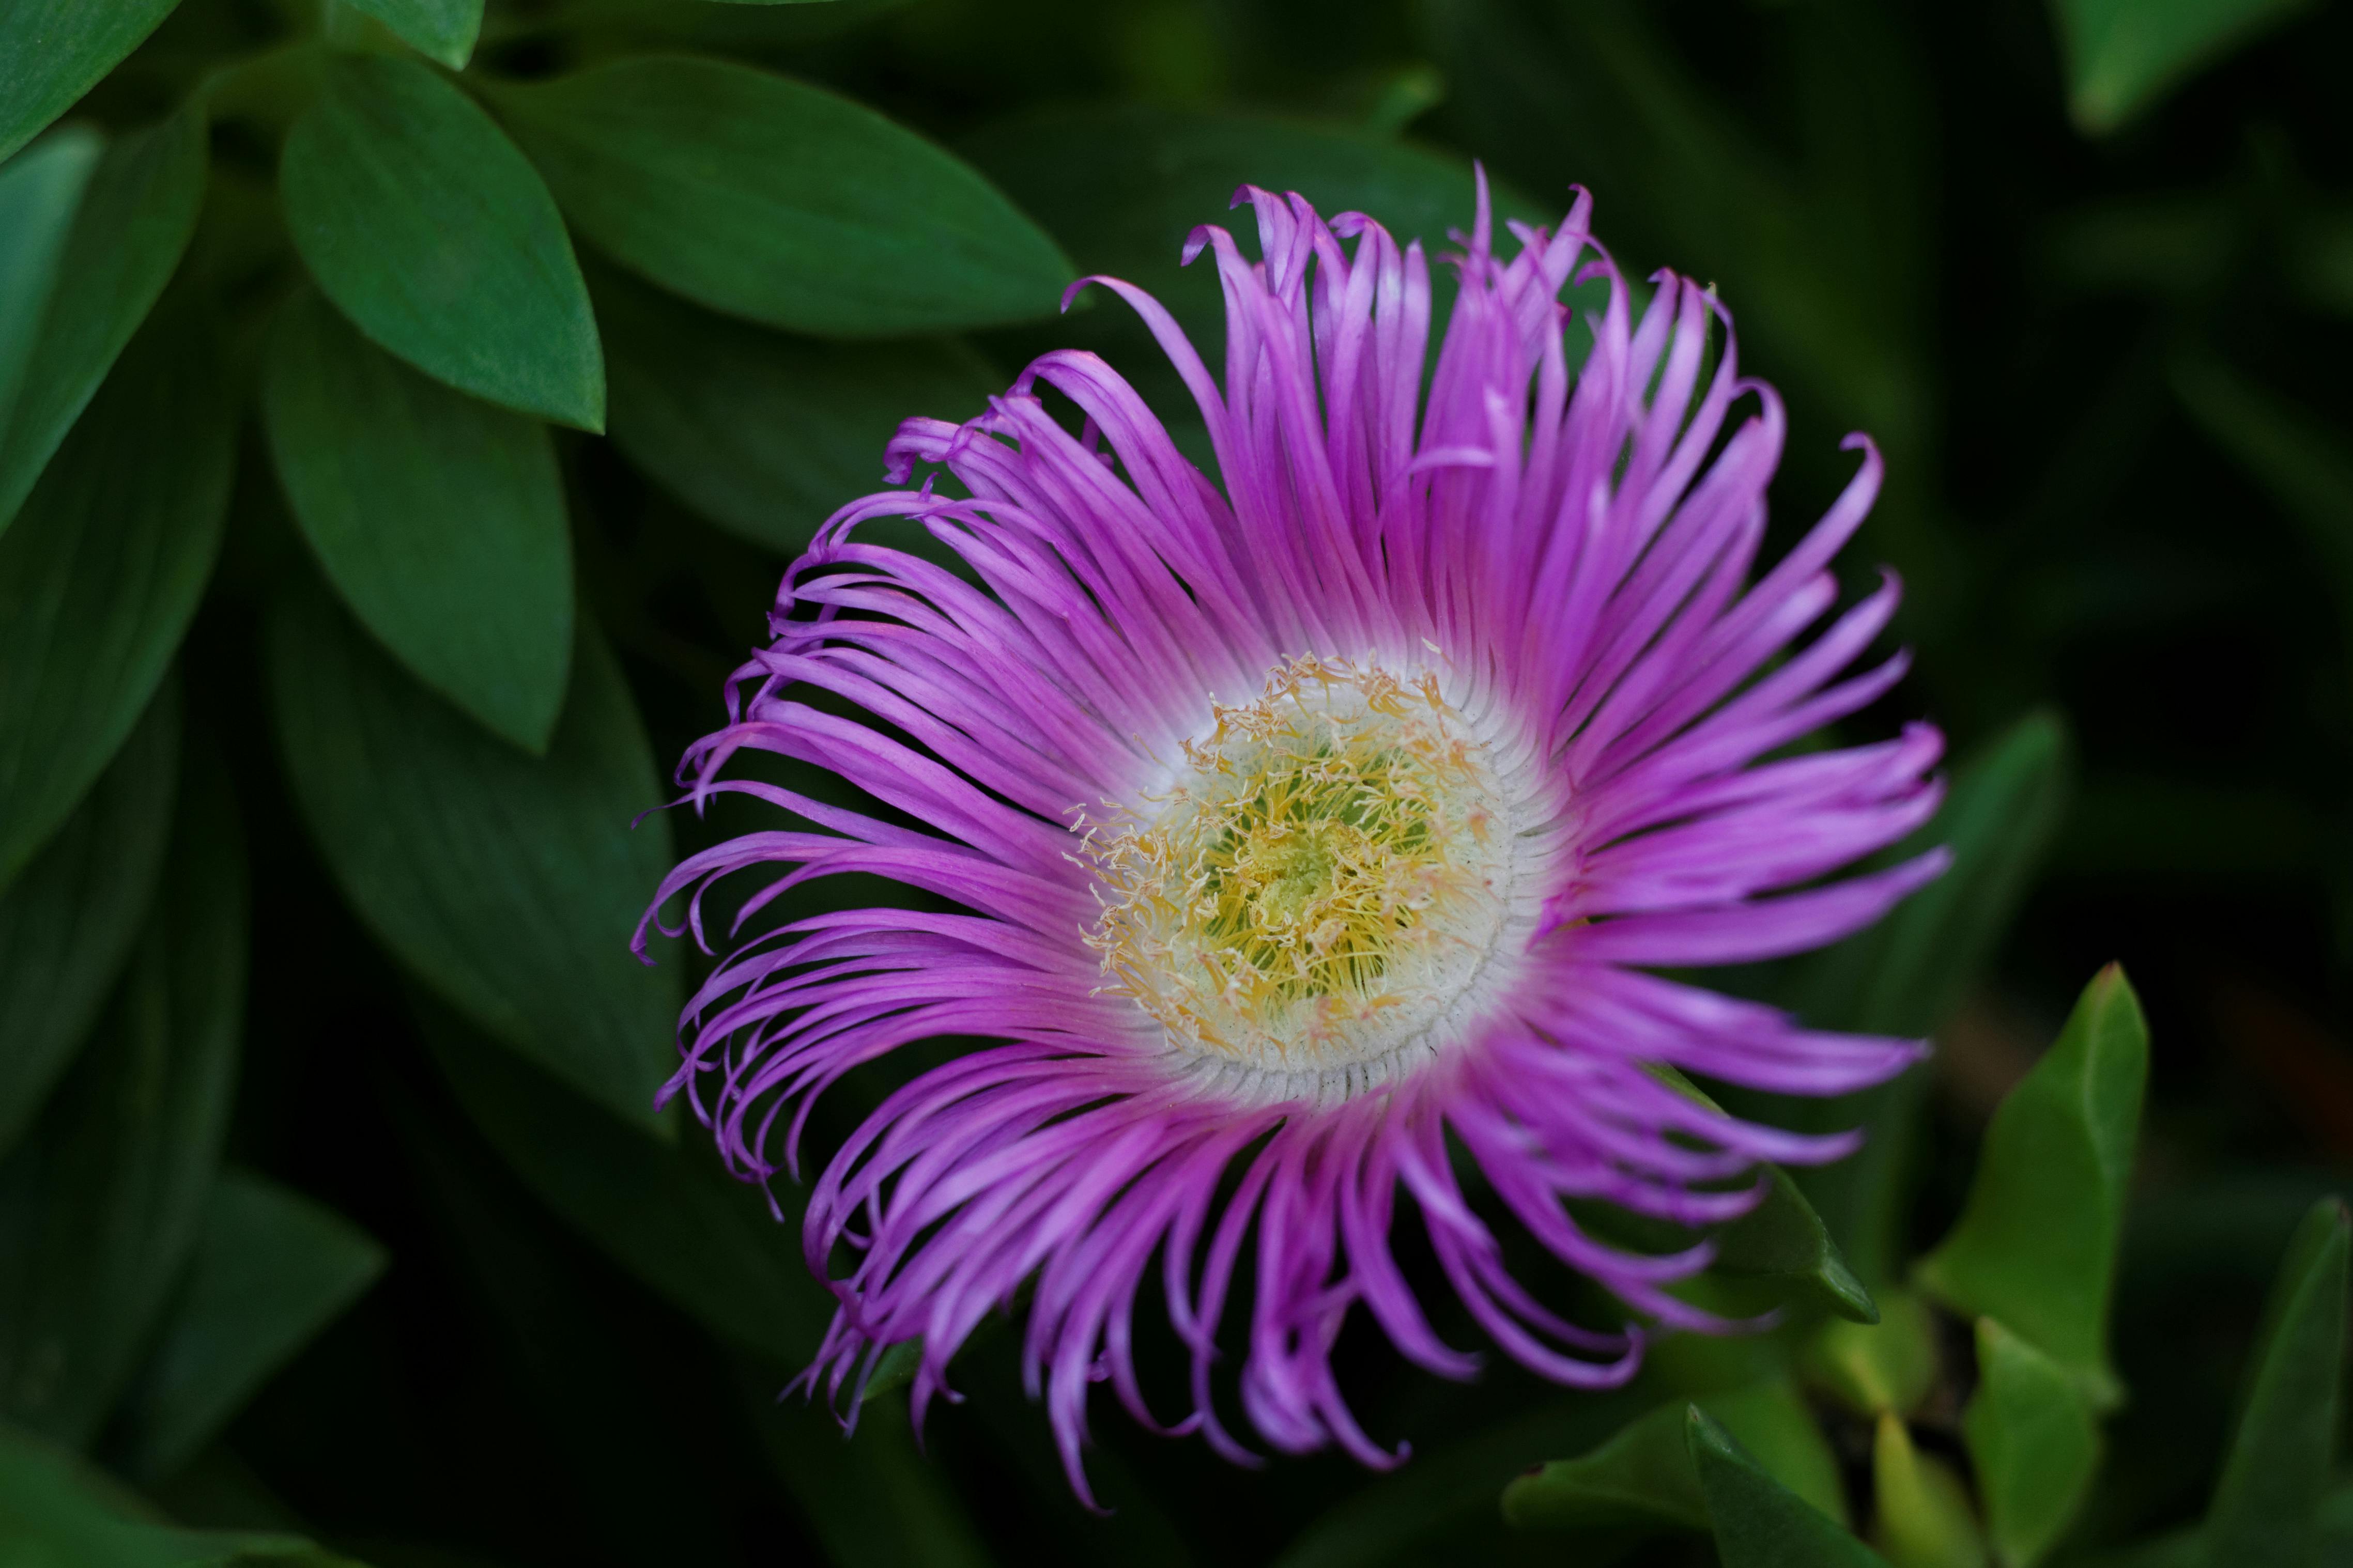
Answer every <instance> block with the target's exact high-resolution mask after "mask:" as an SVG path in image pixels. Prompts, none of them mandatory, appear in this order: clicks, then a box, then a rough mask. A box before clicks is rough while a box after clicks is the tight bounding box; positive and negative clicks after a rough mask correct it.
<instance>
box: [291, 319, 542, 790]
mask: <svg viewBox="0 0 2353 1568" xmlns="http://www.w3.org/2000/svg"><path fill="white" fill-rule="evenodd" d="M261 405H262V414H263V417H264V420H265V423H266V425H267V426H268V429H269V448H270V452H271V455H272V456H273V457H275V458H276V459H277V463H278V477H279V479H280V483H281V484H283V485H284V487H285V489H286V497H287V500H288V503H289V504H290V507H291V508H292V510H293V512H294V518H295V521H296V522H297V523H299V524H300V525H301V530H302V536H303V537H304V538H305V539H307V540H309V541H310V543H311V551H312V552H313V553H315V554H316V555H317V556H318V558H319V563H320V565H322V567H324V568H325V570H326V574H327V578H328V580H329V581H330V582H332V583H333V584H334V585H335V588H336V590H337V591H338V592H339V593H340V594H342V595H343V602H344V603H345V604H346V605H350V606H351V608H352V610H353V613H354V614H355V615H357V616H359V618H360V622H361V624H362V625H364V626H366V627H367V628H368V630H370V631H371V632H374V633H375V636H376V638H377V640H379V641H381V642H382V643H383V644H384V645H385V647H388V648H390V649H391V650H392V651H393V653H394V654H396V656H398V658H400V660H401V662H402V663H404V664H406V666H408V668H409V669H410V670H411V671H412V672H414V673H415V674H416V675H417V678H418V679H421V680H423V681H424V682H425V683H426V684H427V686H430V687H432V688H433V689H435V690H437V691H438V692H440V693H441V694H442V695H443V696H445V697H447V698H448V699H449V700H451V701H453V702H455V703H457V704H458V706H459V707H460V708H463V709H464V710H466V711H467V712H469V713H471V714H472V715H473V716H474V717H475V718H477V719H479V720H480V721H482V722H483V723H484V724H486V725H488V726H489V727H490V728H491V729H492V730H494V731H497V732H498V733H500V734H501V735H504V736H505V737H506V738H507V739H508V740H510V741H512V742H514V743H515V744H517V745H519V746H521V747H522V748H523V749H524V750H526V751H528V752H533V753H534V754H536V753H541V752H545V751H546V749H547V740H548V735H549V733H550V732H551V731H554V728H555V716H556V713H557V710H560V709H561V708H562V707H563V705H564V689H565V676H566V667H567V666H568V665H569V664H570V662H571V658H572V547H571V538H570V535H569V533H568V531H567V530H566V526H565V516H564V486H563V480H562V478H561V476H559V475H558V473H557V472H556V467H555V449H554V443H552V442H551V441H550V440H549V438H548V434H547V427H546V426H544V425H542V424H540V423H539V422H538V421H536V420H534V419H529V418H526V417H524V416H522V415H520V414H514V413H511V412H509V411H508V410H506V409H503V408H498V407H494V406H492V405H490V404H487V403H482V402H480V401H477V400H476V399H474V398H470V397H468V396H466V395H464V394H463V393H459V392H452V391H450V390H449V389H448V387H446V386H444V385H442V384H440V383H439V382H438V381H434V380H432V379H430V378H429V377H427V376H424V375H421V374H417V372H416V371H414V370H411V369H410V368H409V367H408V366H407V365H406V364H404V363H401V362H400V361H399V360H396V359H395V358H393V357H392V356H391V355H390V354H388V353H385V352H384V351H383V350H381V349H379V348H377V347H376V346H375V344H373V343H371V342H368V341H367V340H366V339H365V338H363V337H362V336H360V334H359V333H358V332H356V331H353V330H352V327H351V325H350V324H349V323H348V322H346V321H344V320H343V318H342V317H340V316H338V315H337V314H335V312H334V311H333V310H330V309H328V308H327V306H326V304H325V302H324V301H322V300H320V299H319V297H318V296H317V295H316V294H313V293H311V292H310V291H308V290H305V291H303V292H302V293H301V294H298V295H296V296H295V297H294V298H293V299H291V300H288V301H287V303H286V306H285V309H284V310H283V311H282V312H281V313H280V317H279V320H278V324H277V327H276V329H275V331H273V332H272V333H271V335H270V342H269V364H268V368H267V371H266V373H265V374H264V377H263V382H262V393H261Z"/></svg>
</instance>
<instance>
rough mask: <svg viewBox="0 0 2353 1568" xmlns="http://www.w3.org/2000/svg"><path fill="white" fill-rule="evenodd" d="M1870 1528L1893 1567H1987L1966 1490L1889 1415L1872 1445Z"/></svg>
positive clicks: (1940, 1461)
mask: <svg viewBox="0 0 2353 1568" xmlns="http://www.w3.org/2000/svg"><path fill="white" fill-rule="evenodd" d="M1871 1480H1872V1496H1873V1505H1874V1506H1873V1516H1874V1524H1875V1526H1876V1528H1875V1529H1874V1530H1873V1538H1874V1539H1875V1540H1876V1541H1877V1542H1878V1545H1879V1550H1880V1551H1881V1552H1883V1553H1885V1554H1886V1557H1887V1561H1888V1562H1890V1563H1893V1564H1894V1568H1985V1560H1986V1551H1985V1538H1984V1536H1983V1535H1982V1534H1981V1533H1980V1532H1979V1531H1978V1521H1977V1519H1976V1516H1975V1515H1973V1514H1972V1513H1970V1511H1969V1495H1968V1489H1966V1488H1964V1487H1963V1486H1962V1485H1961V1479H1960V1478H1959V1477H1958V1476H1957V1475H1955V1474H1954V1473H1953V1472H1952V1470H1951V1469H1950V1468H1948V1467H1947V1465H1946V1464H1945V1463H1944V1462H1943V1461H1942V1460H1940V1459H1937V1458H1934V1457H1933V1456H1931V1455H1927V1454H1923V1453H1921V1452H1920V1451H1919V1450H1918V1449H1917V1448H1915V1447H1913V1446H1912V1435H1911V1434H1910V1433H1909V1432H1907V1431H1905V1427H1904V1423H1903V1422H1902V1421H1901V1420H1900V1419H1898V1418H1897V1417H1896V1416H1894V1415H1882V1416H1881V1417H1880V1418H1879V1430H1878V1433H1877V1434H1876V1436H1874V1437H1873V1440H1872V1445H1871Z"/></svg>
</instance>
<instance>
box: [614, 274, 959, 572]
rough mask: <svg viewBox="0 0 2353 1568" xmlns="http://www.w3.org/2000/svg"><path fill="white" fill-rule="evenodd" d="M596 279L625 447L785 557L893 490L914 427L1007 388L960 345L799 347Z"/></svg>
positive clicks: (665, 480)
mask: <svg viewBox="0 0 2353 1568" xmlns="http://www.w3.org/2000/svg"><path fill="white" fill-rule="evenodd" d="M590 276H591V278H592V279H593V280H594V281H593V288H594V290H595V294H596V316H597V320H598V321H600V322H601V323H602V324H603V326H604V329H605V339H606V345H607V348H608V350H609V351H610V352H611V354H612V363H611V365H610V374H611V378H612V433H613V440H614V441H615V443H616V444H617V445H618V446H619V447H620V448H621V450H622V451H623V452H625V453H627V454H628V458H629V460H630V461H631V462H633V463H635V464H637V465H638V467H639V468H643V469H644V470H645V471H646V472H647V473H649V474H650V475H652V476H653V477H654V478H655V479H659V481H660V482H661V483H662V484H663V485H665V486H667V487H668V488H669V489H670V490H671V491H672V492H674V493H675V494H677V495H678V496H679V497H680V498H681V499H682V500H685V501H686V502H687V503H688V504H689V505H691V506H692V507H693V508H694V509H695V510H698V511H700V512H702V514H703V515H704V516H706V517H708V518H710V519H711V520H712V521H713V522H716V523H718V524H719V525H720V526H721V527H723V528H725V529H727V530H729V531H731V532H733V533H736V534H739V535H741V536H742V537H744V538H745V539H748V540H750V541H752V542H754V543H755V544H764V545H766V546H767V547H768V548H770V549H772V550H775V551H776V552H779V553H782V554H786V555H792V554H797V553H798V552H800V551H801V550H802V549H803V548H805V547H806V546H807V543H808V541H809V536H810V535H811V534H812V533H814V532H815V531H817V526H818V523H820V522H822V521H825V519H826V518H827V517H828V515H829V514H831V513H832V512H833V510H835V509H836V508H838V507H839V506H841V505H842V504H843V503H844V502H846V501H850V500H856V499H857V498H858V497H860V496H861V495H865V494H867V493H869V492H871V491H872V490H874V489H879V488H881V484H882V448H883V447H884V445H885V444H886V443H887V442H888V441H889V440H890V439H891V437H892V433H893V432H894V431H896V430H897V429H898V427H899V423H900V421H901V420H902V419H906V418H908V417H910V416H913V415H918V414H923V415H930V416H933V417H934V418H940V419H949V420H958V421H960V420H964V419H968V418H970V417H972V416H974V415H976V414H978V413H979V412H981V410H982V409H983V408H985V407H987V402H988V399H989V398H990V397H991V396H992V395H995V394H997V393H998V392H1001V391H1003V390H1004V388H1005V382H1004V378H1003V377H1001V376H999V375H998V374H997V373H996V372H995V371H994V370H993V369H992V368H991V367H990V366H989V365H988V363H987V362H986V361H984V360H983V359H982V358H981V357H980V356H979V355H978V354H976V353H973V351H972V350H971V349H969V348H968V347H966V346H965V344H963V343H961V342H956V341H955V340H954V339H931V340H916V341H914V342H899V343H859V344H841V343H829V342H821V341H819V340H817V339H813V338H801V337H791V336H787V335H786V334H785V333H782V332H776V331H767V330H765V329H764V328H760V327H755V326H752V325H749V324H747V323H745V322H743V321H730V320H728V319H727V318H725V317H723V316H714V315H712V314H711V313H710V312H709V311H706V310H698V309H697V308H695V307H694V306H692V305H690V304H687V303H686V302H685V301H683V300H678V299H675V298H673V297H671V296H670V295H667V294H663V293H661V292H660V291H659V290H657V289H649V288H648V287H646V286H645V285H644V284H642V283H638V282H637V281H635V280H634V279H630V278H628V277H627V276H625V275H622V274H620V273H618V272H616V271H612V270H610V269H595V270H592V272H591V274H590Z"/></svg>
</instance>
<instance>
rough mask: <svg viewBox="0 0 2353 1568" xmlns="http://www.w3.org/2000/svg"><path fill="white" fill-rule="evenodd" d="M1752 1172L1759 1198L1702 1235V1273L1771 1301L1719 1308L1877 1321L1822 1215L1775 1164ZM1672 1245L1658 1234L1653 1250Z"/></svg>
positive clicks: (1672, 1078)
mask: <svg viewBox="0 0 2353 1568" xmlns="http://www.w3.org/2000/svg"><path fill="white" fill-rule="evenodd" d="M1646 1070H1647V1071H1649V1072H1650V1073H1651V1076H1652V1077H1654V1078H1656V1079H1659V1080H1660V1081H1661V1082H1662V1083H1664V1084H1666V1085H1668V1086H1669V1087H1670V1088H1672V1089H1675V1090H1676V1091H1677V1092H1678V1093H1681V1094H1683V1095H1686V1096H1688V1097H1689V1098H1691V1099H1693V1100H1697V1101H1698V1102H1699V1103H1700V1104H1702V1105H1704V1106H1706V1107H1707V1108H1708V1109H1709V1110H1722V1109H1723V1107H1721V1106H1719V1105H1718V1104H1716V1102H1715V1100H1713V1099H1711V1098H1710V1097H1709V1096H1708V1095H1707V1094H1706V1093H1705V1092H1704V1091H1703V1090H1702V1089H1700V1088H1699V1086H1698V1085H1696V1084H1694V1083H1693V1082H1692V1081H1691V1079H1687V1078H1685V1077H1684V1076H1683V1074H1682V1073H1680V1072H1678V1071H1677V1070H1675V1069H1674V1068H1671V1067H1668V1066H1666V1065H1665V1064H1664V1063H1661V1062H1652V1063H1648V1064H1646ZM1759 1174H1760V1175H1762V1176H1763V1178H1764V1179H1765V1182H1766V1184H1767V1185H1766V1192H1765V1196H1764V1198H1763V1200H1762V1201H1761V1202H1759V1203H1758V1204H1757V1206H1756V1207H1755V1208H1753V1209H1750V1210H1749V1211H1748V1212H1747V1213H1746V1214H1745V1215H1741V1216H1740V1217H1739V1218H1738V1219H1736V1220H1734V1221H1733V1222H1732V1223H1731V1224H1729V1225H1727V1226H1722V1227H1721V1228H1719V1229H1718V1230H1716V1231H1715V1233H1714V1234H1713V1235H1712V1236H1711V1237H1709V1239H1710V1240H1711V1241H1713V1242H1714V1243H1715V1260H1714V1261H1713V1262H1712V1263H1711V1264H1710V1265H1709V1266H1708V1275H1709V1277H1710V1278H1712V1279H1717V1280H1754V1281H1757V1282H1758V1283H1761V1284H1764V1285H1766V1286H1767V1287H1768V1288H1769V1289H1771V1290H1772V1293H1773V1296H1774V1297H1775V1298H1776V1299H1775V1300H1770V1301H1767V1302H1766V1303H1763V1304H1761V1305H1758V1306H1755V1307H1751V1306H1747V1305H1743V1304H1729V1303H1727V1304H1726V1310H1732V1311H1736V1312H1747V1311H1763V1310H1771V1309H1772V1308H1774V1307H1776V1306H1778V1305H1779V1304H1780V1303H1781V1302H1783V1301H1787V1300H1792V1299H1795V1300H1802V1301H1804V1302H1805V1303H1806V1304H1807V1305H1809V1306H1810V1307H1812V1308H1815V1309H1817V1310H1821V1311H1826V1312H1830V1313H1832V1314H1834V1315H1836V1316H1838V1317H1841V1318H1845V1319H1848V1320H1850V1321H1854V1322H1858V1323H1875V1322H1877V1321H1879V1308H1878V1306H1877V1305H1876V1304H1875V1303H1873V1300H1872V1299H1871V1292H1870V1291H1868V1290H1866V1289H1863V1286H1862V1280H1860V1279H1856V1278H1855V1276H1854V1270H1853V1269H1852V1268H1848V1267H1847V1262H1846V1258H1845V1256H1844V1255H1843V1254H1841V1252H1840V1251H1839V1248H1838V1243H1836V1242H1835V1241H1832V1240H1831V1235H1830V1229H1829V1227H1828V1226H1825V1225H1823V1224H1822V1216H1821V1215H1819V1214H1816V1213H1815V1212H1814V1205H1812V1204H1810V1203H1809V1202H1807V1201H1806V1194H1805V1193H1804V1192H1803V1191H1802V1190H1800V1189H1799V1186H1798V1184H1797V1183H1796V1182H1794V1181H1792V1180H1791V1179H1790V1177H1789V1173H1788V1172H1787V1171H1784V1170H1782V1169H1781V1168H1780V1167H1779V1166H1778V1165H1767V1166H1764V1167H1763V1168H1762V1169H1761V1170H1760V1172H1759ZM1674 1245H1676V1243H1674V1242H1672V1241H1669V1240H1666V1239H1664V1238H1662V1239H1661V1242H1660V1249H1662V1250H1663V1249H1665V1248H1668V1247H1672V1246H1674ZM1677 1440H1678V1441H1680V1440H1681V1439H1680V1438H1678V1439H1677Z"/></svg>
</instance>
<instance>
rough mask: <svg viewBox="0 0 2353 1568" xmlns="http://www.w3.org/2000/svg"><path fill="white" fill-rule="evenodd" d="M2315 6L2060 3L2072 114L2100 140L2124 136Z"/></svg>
mask: <svg viewBox="0 0 2353 1568" xmlns="http://www.w3.org/2000/svg"><path fill="white" fill-rule="evenodd" d="M2308 3H2309V0H2052V10H2053V11H2054V12H2055V13H2056V15H2057V18H2058V23H2059V38H2060V42H2061V44H2062V45H2063V47H2064V53H2065V55H2066V57H2067V107H2068V110H2069V111H2070V112H2071V113H2072V114H2073V116H2074V119H2075V123H2076V124H2077V125H2078V126H2080V127H2081V128H2082V129H2083V130H2084V131H2085V132H2088V133H2090V134H2092V135H2095V136H2097V135H2104V134H2105V133H2106V132H2111V131H2114V130H2116V129H2117V128H2118V127H2119V126H2122V125H2124V124H2125V123H2126V121H2130V120H2132V119H2133V118H2134V117H2135V116H2136V115H2138V114H2140V113H2141V112H2142V111H2144V110H2147V109H2150V108H2153V107H2155V105H2156V104H2157V103H2158V102H2159V101H2160V100H2163V99H2164V98H2165V97H2166V95H2167V94H2168V93H2169V92H2171V91H2172V90H2173V89H2175V88H2176V87H2178V86H2179V85H2180V84H2181V83H2182V82H2184V81H2187V80H2188V79H2189V78H2190V77H2192V76H2195V75H2196V74H2197V73H2198V72H2200V70H2203V69H2205V68H2207V67H2209V66H2211V65H2212V64H2214V63H2215V62H2216V61H2218V60H2220V59H2221V58H2223V57H2224V56H2225V55H2228V54H2230V53H2232V51H2233V50H2235V49H2238V48H2239V47H2242V46H2243V45H2245V44H2248V43H2250V42H2252V41H2253V39H2254V38H2256V37H2259V36H2260V35H2262V34H2263V33H2264V32H2266V31H2268V30H2270V29H2271V28H2273V27H2274V26H2278V25H2279V24H2280V23H2282V22H2284V21H2285V20H2286V19H2287V18H2288V17H2290V16H2295V15H2296V14H2297V13H2298V12H2300V11H2303V10H2305V9H2306V8H2307V5H2308Z"/></svg>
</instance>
